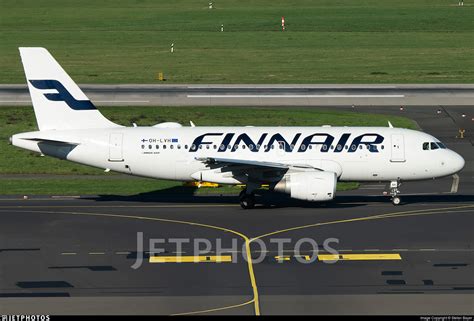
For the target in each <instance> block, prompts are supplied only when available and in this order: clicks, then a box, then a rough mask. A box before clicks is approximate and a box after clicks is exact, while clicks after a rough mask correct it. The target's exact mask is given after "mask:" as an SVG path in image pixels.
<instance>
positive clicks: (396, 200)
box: [392, 196, 402, 205]
mask: <svg viewBox="0 0 474 321" xmlns="http://www.w3.org/2000/svg"><path fill="white" fill-rule="evenodd" d="M401 202H402V200H401V199H400V197H398V196H395V197H393V198H392V204H393V205H400V203H401Z"/></svg>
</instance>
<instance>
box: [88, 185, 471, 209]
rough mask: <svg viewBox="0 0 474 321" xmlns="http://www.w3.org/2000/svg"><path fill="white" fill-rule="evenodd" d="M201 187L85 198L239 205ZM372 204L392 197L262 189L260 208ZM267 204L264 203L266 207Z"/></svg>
mask: <svg viewBox="0 0 474 321" xmlns="http://www.w3.org/2000/svg"><path fill="white" fill-rule="evenodd" d="M196 191H197V187H187V186H175V187H171V188H168V189H163V190H156V191H150V192H146V193H140V194H135V195H97V196H89V197H84V199H89V200H94V201H97V202H140V203H194V204H196V203H197V204H211V203H213V204H238V203H239V197H238V196H237V195H234V194H201V195H196ZM401 198H402V204H407V205H408V204H417V203H468V202H474V195H462V194H432V195H401ZM370 203H390V197H389V196H366V195H338V196H336V198H335V199H334V200H333V201H331V202H322V203H312V202H305V201H299V200H295V199H292V198H290V197H289V195H286V194H281V193H274V192H269V191H260V192H259V193H258V195H257V204H258V206H257V207H256V208H268V207H302V208H345V207H360V206H365V205H367V204H370ZM262 205H263V206H262Z"/></svg>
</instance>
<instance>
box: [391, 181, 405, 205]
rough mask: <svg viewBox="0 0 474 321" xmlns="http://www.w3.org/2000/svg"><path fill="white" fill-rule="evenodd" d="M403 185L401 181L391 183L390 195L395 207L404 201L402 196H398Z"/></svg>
mask: <svg viewBox="0 0 474 321" xmlns="http://www.w3.org/2000/svg"><path fill="white" fill-rule="evenodd" d="M401 185H402V183H401V182H400V180H399V179H398V180H396V181H391V182H390V195H391V196H392V204H393V205H400V204H401V202H402V200H401V198H400V196H398V194H400V190H399V189H398V188H399V187H400V186H401Z"/></svg>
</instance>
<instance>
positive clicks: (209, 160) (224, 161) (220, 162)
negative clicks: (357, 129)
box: [196, 157, 314, 169]
mask: <svg viewBox="0 0 474 321" xmlns="http://www.w3.org/2000/svg"><path fill="white" fill-rule="evenodd" d="M196 160H198V161H201V162H203V163H205V164H209V165H216V166H217V167H224V166H227V167H228V166H247V167H252V168H262V169H290V168H313V169H314V167H312V166H310V165H305V164H284V163H276V162H265V161H256V160H245V159H231V158H217V157H216V158H215V157H197V158H196Z"/></svg>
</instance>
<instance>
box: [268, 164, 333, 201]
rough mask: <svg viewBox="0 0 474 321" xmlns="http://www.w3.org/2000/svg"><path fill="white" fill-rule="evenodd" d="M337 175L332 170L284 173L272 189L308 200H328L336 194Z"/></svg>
mask: <svg viewBox="0 0 474 321" xmlns="http://www.w3.org/2000/svg"><path fill="white" fill-rule="evenodd" d="M336 183H337V176H336V173H333V172H323V171H321V172H299V173H291V174H288V175H285V177H284V178H283V179H282V180H281V181H279V182H278V183H277V184H276V185H275V187H274V191H276V192H283V193H287V194H290V196H291V198H296V199H299V200H304V201H310V202H322V201H330V200H332V199H333V198H334V196H335V195H336Z"/></svg>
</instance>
